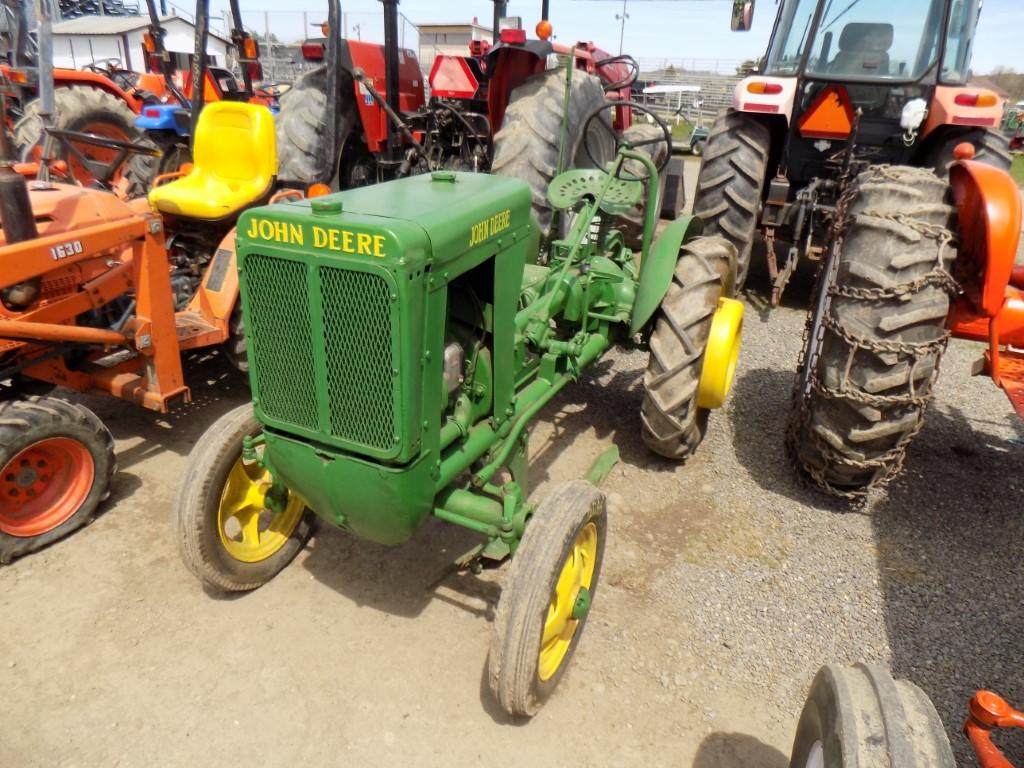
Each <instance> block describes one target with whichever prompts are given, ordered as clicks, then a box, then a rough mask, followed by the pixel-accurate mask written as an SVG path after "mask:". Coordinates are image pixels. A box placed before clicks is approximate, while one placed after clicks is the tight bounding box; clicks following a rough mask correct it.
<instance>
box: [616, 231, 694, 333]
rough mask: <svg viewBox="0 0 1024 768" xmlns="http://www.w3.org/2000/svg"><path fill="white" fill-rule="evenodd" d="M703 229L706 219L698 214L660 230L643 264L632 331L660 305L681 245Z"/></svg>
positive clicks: (669, 283) (649, 317) (630, 325)
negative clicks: (702, 219) (703, 219)
mask: <svg viewBox="0 0 1024 768" xmlns="http://www.w3.org/2000/svg"><path fill="white" fill-rule="evenodd" d="M703 231H704V222H703V221H701V220H700V219H699V218H698V217H696V216H683V217H682V218H679V219H676V220H675V221H673V222H672V223H671V224H669V225H668V226H667V227H665V230H664V231H663V232H662V233H661V235H660V236H659V237H658V239H657V240H655V241H654V245H653V246H651V250H650V251H649V252H648V254H647V257H646V258H644V259H643V261H642V262H641V264H640V280H639V281H638V282H639V284H638V285H637V289H636V301H634V302H633V316H632V318H631V319H630V323H629V332H630V334H634V333H638V332H639V331H640V329H641V328H643V327H644V326H645V325H647V323H648V322H649V321H650V319H651V318H652V317H654V313H655V312H656V311H657V309H658V307H659V306H661V300H662V299H663V298H665V294H666V293H668V288H669V286H670V285H672V275H673V274H675V271H676V262H677V261H679V249H680V248H682V247H683V244H684V243H686V242H687V241H689V240H692V239H693V238H695V237H697V236H698V235H700V234H701V233H702V232H703Z"/></svg>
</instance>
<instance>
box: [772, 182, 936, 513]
mask: <svg viewBox="0 0 1024 768" xmlns="http://www.w3.org/2000/svg"><path fill="white" fill-rule="evenodd" d="M854 185H855V188H854V192H853V198H852V202H851V204H850V211H849V212H850V214H851V216H850V217H849V221H848V225H847V226H846V227H844V228H843V230H842V231H841V232H840V234H839V237H840V238H842V241H843V243H842V253H841V254H840V256H839V262H838V267H837V269H836V270H835V279H834V281H833V282H832V285H834V286H838V287H839V288H840V289H854V290H858V289H861V290H865V289H866V290H868V291H878V290H883V291H884V290H885V289H889V288H893V287H895V286H900V285H905V284H908V283H911V282H912V281H914V280H917V279H919V278H922V277H924V276H926V275H928V274H929V273H931V272H932V271H933V270H934V269H935V267H936V266H937V265H938V253H939V241H940V239H941V238H942V237H951V235H950V233H949V230H948V227H949V226H950V224H951V222H952V218H953V214H954V210H953V208H952V207H951V206H950V205H949V204H948V201H949V187H948V185H947V184H946V182H945V181H943V180H941V179H939V178H938V177H937V176H935V175H934V174H933V173H932V171H931V169H926V168H907V167H888V168H886V167H873V168H870V169H868V170H867V171H865V172H864V173H862V174H861V175H860V176H859V177H858V178H857V179H856V180H855V182H854ZM879 214H882V215H879ZM895 217H903V220H902V221H897V220H896V218H895ZM920 227H929V228H932V232H933V233H932V234H930V235H925V234H921V233H920V231H919V229H916V228H920ZM954 256H955V251H954V249H953V247H952V246H950V247H947V248H945V249H944V252H943V259H942V267H943V269H945V270H947V271H948V270H949V269H950V268H951V265H952V262H953V258H954ZM827 279H828V277H827V276H823V277H820V278H819V280H827ZM830 287H831V286H829V285H825V286H819V290H828V289H829V288H830ZM949 303H950V297H949V294H948V292H947V289H946V288H945V287H943V286H942V285H940V284H936V283H933V282H929V283H926V284H924V285H920V286H915V289H914V290H911V291H909V292H908V293H907V294H906V295H905V296H904V297H902V298H900V297H895V296H891V295H890V296H883V297H876V298H870V297H869V298H864V297H849V296H833V297H832V298H831V300H830V301H828V302H827V303H826V304H825V306H824V308H823V312H824V315H825V316H827V317H830V318H831V322H833V323H835V324H836V325H837V326H838V327H839V328H840V329H841V330H842V332H843V333H845V334H846V335H848V336H852V337H855V338H857V339H861V340H865V341H867V342H869V343H872V342H873V343H882V344H885V343H890V344H891V343H897V344H904V345H906V344H912V345H928V346H926V347H919V348H916V349H914V351H915V353H918V354H910V353H909V352H908V351H906V350H905V349H904V350H900V349H896V350H893V349H891V348H890V349H889V350H887V351H879V352H875V351H872V350H869V349H865V348H864V347H862V346H858V347H857V350H856V352H855V353H854V355H853V357H852V360H851V359H850V352H851V344H850V343H849V342H848V341H847V340H845V339H844V338H843V337H842V335H841V334H840V333H838V332H837V331H836V330H834V329H829V328H826V329H825V330H824V334H823V335H819V339H821V341H820V342H819V343H818V344H815V342H814V340H812V339H810V338H808V340H807V342H806V345H805V349H804V352H803V355H802V357H801V366H800V372H799V373H798V377H797V392H796V393H795V399H794V406H795V407H794V411H793V415H792V418H791V422H790V429H789V432H788V435H787V447H788V450H789V455H790V458H791V459H792V460H793V461H794V463H795V464H796V466H797V468H798V470H799V471H800V472H802V473H803V474H804V475H806V476H808V477H809V478H810V479H812V480H813V481H814V482H815V483H817V484H818V485H819V486H821V487H822V488H824V489H825V490H828V491H830V492H833V493H836V494H837V495H847V494H857V493H858V492H859V491H860V489H862V488H863V487H864V486H867V485H869V484H882V483H885V482H886V481H888V480H889V479H891V477H893V476H894V475H895V474H896V473H897V472H898V471H899V469H900V468H901V466H902V464H903V456H904V451H905V449H906V446H907V444H908V443H909V441H910V440H911V439H912V438H913V436H914V435H915V434H916V432H917V430H918V429H919V428H920V424H921V420H922V418H923V416H924V409H925V406H924V404H923V402H924V400H926V399H927V398H928V397H929V396H930V394H931V391H932V387H933V384H934V381H935V377H936V375H937V374H938V368H939V361H940V359H941V356H942V352H943V350H944V342H943V340H944V339H945V338H946V330H945V323H946V318H947V315H948V313H949ZM815 311H816V309H815V308H813V307H812V309H811V316H810V317H809V320H808V323H809V324H810V323H811V321H812V320H813V313H814V312H815ZM915 357H916V358H917V364H916V365H914V359H915ZM804 367H808V370H807V371H806V372H805V371H804V370H803V369H804ZM848 368H849V371H850V374H849V378H848V380H846V383H845V385H844V379H845V378H846V374H845V372H846V370H847V369H848ZM805 374H806V377H810V381H812V382H819V383H820V386H812V387H811V391H810V392H809V393H807V394H804V393H802V392H800V391H799V390H800V382H801V381H802V380H807V379H806V377H805ZM821 387H824V388H825V389H827V390H828V392H822V391H821ZM844 387H845V388H844ZM840 390H841V391H840ZM911 391H912V392H913V393H914V394H915V395H916V398H914V399H911V398H909V394H910V392H911ZM872 398H884V399H883V400H872ZM918 398H920V399H918Z"/></svg>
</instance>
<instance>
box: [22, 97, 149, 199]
mask: <svg viewBox="0 0 1024 768" xmlns="http://www.w3.org/2000/svg"><path fill="white" fill-rule="evenodd" d="M53 96H54V106H55V111H54V115H53V127H54V128H57V129H60V130H64V131H79V132H81V133H93V134H96V135H98V136H103V137H106V138H109V139H117V140H118V141H130V142H133V143H139V144H144V145H147V146H152V142H150V141H149V139H148V138H147V137H146V134H145V132H144V131H141V130H139V129H138V128H136V127H135V113H134V112H132V111H131V109H130V108H129V107H128V105H127V104H125V102H123V101H122V100H121V99H119V98H117V97H116V96H114V95H112V94H109V93H107V92H106V91H101V90H99V89H98V88H90V87H88V86H68V87H63V88H57V90H56V91H54V94H53ZM40 106H41V105H40V102H39V100H38V99H36V100H34V101H31V102H29V103H28V104H26V105H25V110H24V113H23V115H22V118H21V119H20V120H18V122H17V123H16V124H15V126H14V146H15V151H16V152H17V153H18V156H19V157H21V158H22V159H25V160H28V159H34V158H35V156H36V155H37V154H38V148H39V147H41V143H42V137H43V124H42V121H41V120H40V119H39V110H40ZM54 147H55V152H57V154H58V155H61V147H60V145H59V144H56V143H55V144H54ZM76 148H77V149H78V150H79V151H80V152H81V153H82V154H83V155H85V156H86V157H88V158H90V159H96V160H103V161H106V160H113V159H114V158H115V156H116V155H117V152H116V150H112V149H106V148H103V147H96V146H93V145H89V144H78V145H76ZM64 159H65V160H67V161H68V167H69V172H70V175H71V177H72V178H73V179H74V180H75V181H77V182H78V183H79V184H82V185H83V186H86V185H88V184H90V183H91V182H92V181H93V176H92V174H91V173H89V171H88V170H87V169H86V168H85V167H84V166H83V165H82V164H81V163H80V162H79V161H78V160H77V159H75V158H74V157H70V158H68V157H66V158H64ZM158 163H159V158H157V157H150V156H148V155H138V154H133V155H129V156H128V158H127V160H125V163H124V166H123V167H122V168H121V169H120V170H119V171H118V172H116V173H115V174H114V177H113V181H114V183H115V184H116V183H117V181H118V180H121V179H124V180H125V185H124V188H123V190H122V191H123V192H124V193H125V194H126V195H127V196H128V197H139V196H141V195H144V194H146V192H147V191H148V189H149V185H150V183H151V182H152V181H153V178H154V177H155V175H156V172H157V166H158Z"/></svg>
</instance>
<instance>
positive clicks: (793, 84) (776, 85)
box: [732, 75, 797, 126]
mask: <svg viewBox="0 0 1024 768" xmlns="http://www.w3.org/2000/svg"><path fill="white" fill-rule="evenodd" d="M796 91H797V80H796V78H795V77H766V76H764V75H754V76H752V77H747V78H744V79H743V80H740V82H738V83H737V84H736V89H735V90H734V91H733V95H732V108H733V109H734V110H735V111H737V112H745V113H749V114H752V115H765V116H767V117H778V118H781V119H782V120H783V121H785V123H786V125H787V126H788V125H789V120H790V118H792V117H793V105H794V103H795V102H796Z"/></svg>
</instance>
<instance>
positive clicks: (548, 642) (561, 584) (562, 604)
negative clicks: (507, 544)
mask: <svg viewBox="0 0 1024 768" xmlns="http://www.w3.org/2000/svg"><path fill="white" fill-rule="evenodd" d="M596 561H597V525H596V524H594V523H587V524H586V525H585V526H583V530H581V531H580V532H579V535H578V536H577V537H576V541H575V542H573V545H572V549H571V551H570V552H569V556H568V557H567V558H566V559H565V564H564V565H563V566H562V572H561V574H559V576H558V583H557V584H555V590H554V592H553V593H552V595H551V604H550V605H549V606H548V615H547V618H546V619H545V620H544V634H543V635H542V637H541V643H540V658H539V659H538V661H537V674H538V675H539V676H540V679H541V680H550V679H551V678H552V677H553V676H554V674H555V673H556V672H557V671H558V669H559V667H561V666H562V661H563V660H564V659H565V654H566V652H567V651H568V650H569V646H570V645H572V640H573V638H574V637H575V636H576V630H577V629H578V628H579V625H580V618H581V617H580V616H579V614H580V612H583V611H588V610H589V607H590V589H591V587H592V585H593V582H594V565H595V563H596Z"/></svg>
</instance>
